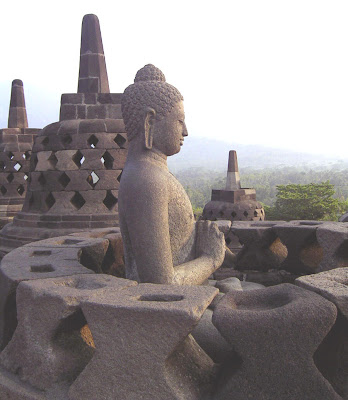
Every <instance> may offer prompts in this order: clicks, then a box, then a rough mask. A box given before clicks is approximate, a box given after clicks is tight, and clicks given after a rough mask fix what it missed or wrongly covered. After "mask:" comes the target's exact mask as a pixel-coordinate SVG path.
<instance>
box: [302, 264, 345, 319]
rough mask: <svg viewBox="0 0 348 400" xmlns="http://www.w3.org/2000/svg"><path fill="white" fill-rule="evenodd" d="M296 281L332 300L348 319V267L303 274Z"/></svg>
mask: <svg viewBox="0 0 348 400" xmlns="http://www.w3.org/2000/svg"><path fill="white" fill-rule="evenodd" d="M295 283H296V284H297V285H298V286H301V287H303V288H305V289H308V290H311V291H313V292H316V293H319V294H320V295H321V296H323V297H326V298H327V299H328V300H330V301H332V302H333V303H334V304H336V306H337V308H338V309H339V310H340V312H341V313H342V314H343V316H344V317H345V318H346V319H347V320H348V268H336V269H332V270H330V271H325V272H320V273H318V274H314V275H306V276H301V277H300V278H297V279H296V281H295Z"/></svg>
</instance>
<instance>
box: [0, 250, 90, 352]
mask: <svg viewBox="0 0 348 400" xmlns="http://www.w3.org/2000/svg"><path fill="white" fill-rule="evenodd" d="M52 247H53V246H46V247H45V246H44V245H43V246H41V247H40V246H39V245H38V246H35V247H27V246H24V247H20V248H18V249H16V250H13V251H12V252H11V253H9V254H8V255H7V256H5V257H4V258H3V260H2V262H1V266H0V348H1V349H2V348H4V346H6V344H7V343H8V342H9V341H10V339H11V337H12V335H13V332H14V330H15V328H16V326H17V312H16V290H17V287H18V285H19V283H20V282H22V281H27V280H37V279H44V278H53V277H59V276H68V275H75V274H90V273H93V271H91V270H89V269H87V268H85V267H84V266H83V265H82V264H81V263H80V256H81V251H80V248H76V247H75V248H70V249H67V248H65V247H61V248H52Z"/></svg>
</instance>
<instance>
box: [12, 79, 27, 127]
mask: <svg viewBox="0 0 348 400" xmlns="http://www.w3.org/2000/svg"><path fill="white" fill-rule="evenodd" d="M8 127H9V128H28V118H27V110H26V108H25V100H24V90H23V82H22V81H21V80H20V79H15V80H14V81H12V89H11V101H10V110H9V113H8Z"/></svg>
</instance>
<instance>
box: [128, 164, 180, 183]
mask: <svg viewBox="0 0 348 400" xmlns="http://www.w3.org/2000/svg"><path fill="white" fill-rule="evenodd" d="M172 179H175V178H174V177H173V175H172V174H171V173H170V172H169V171H168V169H167V168H163V167H160V166H158V165H156V164H153V163H150V162H143V161H138V162H134V163H132V164H128V165H126V166H125V168H124V170H123V173H122V179H121V183H122V182H123V183H125V181H127V183H128V184H130V183H133V184H136V185H137V186H146V185H148V184H150V185H151V186H153V185H154V184H155V183H158V184H161V185H166V184H167V183H168V181H170V180H172Z"/></svg>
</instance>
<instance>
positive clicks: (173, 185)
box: [119, 161, 195, 280]
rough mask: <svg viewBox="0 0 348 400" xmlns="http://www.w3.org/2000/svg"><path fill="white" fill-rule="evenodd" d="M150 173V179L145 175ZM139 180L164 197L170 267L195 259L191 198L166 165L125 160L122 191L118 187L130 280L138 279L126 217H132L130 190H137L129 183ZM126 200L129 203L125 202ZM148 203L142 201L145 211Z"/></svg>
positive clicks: (127, 272) (127, 273)
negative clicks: (171, 264) (170, 253)
mask: <svg viewBox="0 0 348 400" xmlns="http://www.w3.org/2000/svg"><path fill="white" fill-rule="evenodd" d="M149 176H151V179H149V178H148V177H149ZM142 179H143V181H145V180H146V182H147V183H148V185H149V186H150V188H151V190H154V192H155V195H158V196H165V197H166V202H167V204H168V227H169V236H170V247H171V252H172V261H173V266H174V267H175V266H176V265H179V264H182V263H184V262H186V261H189V260H192V259H194V258H195V221H194V216H193V211H192V205H191V202H190V199H189V198H188V196H187V194H186V192H185V190H184V188H183V186H182V185H181V184H180V182H179V181H178V180H177V179H176V178H175V177H174V175H172V174H171V173H170V172H169V170H168V168H167V167H163V166H162V165H156V164H155V163H152V162H148V161H135V162H132V163H127V164H126V166H125V169H124V171H123V174H122V181H121V189H124V190H120V196H119V206H120V223H121V229H122V236H123V237H124V248H125V252H126V264H128V265H126V275H127V277H129V278H131V279H137V277H136V275H137V274H136V263H135V260H134V256H133V254H132V243H131V240H130V236H131V235H130V234H129V231H128V226H127V219H128V218H131V215H130V213H131V212H132V205H131V204H129V203H130V202H131V199H132V198H133V196H132V192H133V191H134V193H136V188H135V186H133V187H132V183H133V182H135V181H139V180H142ZM164 186H165V187H164ZM126 201H127V203H128V204H125V202H126ZM148 206H149V205H148V204H144V212H146V207H148ZM145 231H146V230H145ZM127 260H128V262H127ZM149 268H150V266H149ZM137 280H138V279H137Z"/></svg>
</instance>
